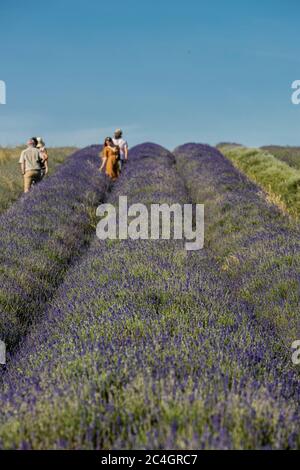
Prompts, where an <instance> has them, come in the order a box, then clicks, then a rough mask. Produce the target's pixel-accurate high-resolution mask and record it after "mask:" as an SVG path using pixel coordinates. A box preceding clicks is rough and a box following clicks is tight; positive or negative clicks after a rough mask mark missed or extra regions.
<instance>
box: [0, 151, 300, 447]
mask: <svg viewBox="0 0 300 470" xmlns="http://www.w3.org/2000/svg"><path fill="white" fill-rule="evenodd" d="M98 153H99V147H97V146H92V147H89V148H86V149H84V150H81V151H78V152H76V153H75V154H74V155H73V156H72V157H70V159H68V160H67V161H66V162H65V163H64V164H63V165H62V166H61V167H60V168H59V169H58V170H57V172H56V173H55V175H53V176H51V177H50V178H49V179H48V181H47V182H45V183H42V184H40V185H39V186H38V187H36V188H34V190H33V191H32V192H31V193H29V194H28V195H26V196H25V197H22V198H21V199H20V200H19V201H17V202H16V203H15V204H14V205H13V206H12V207H11V208H10V209H9V210H8V211H7V212H5V213H4V214H3V215H2V216H1V217H0V221H1V227H2V231H1V237H0V246H1V252H0V253H1V254H0V259H1V267H0V286H1V287H0V339H1V340H3V341H5V343H6V344H7V364H6V366H5V367H4V366H3V369H2V371H1V381H0V408H1V415H0V447H1V448H3V449H299V448H300V433H299V426H300V408H299V403H300V386H299V378H300V369H299V366H296V365H294V364H293V363H292V360H291V355H292V350H291V344H292V342H293V341H294V340H297V339H300V323H299V303H300V302H299V300H300V299H299V296H300V289H299V282H300V279H299V268H300V254H299V253H300V241H299V235H300V233H299V225H298V223H296V222H295V221H292V220H291V219H290V218H288V217H286V216H285V215H284V214H283V213H282V212H281V211H280V210H279V209H278V208H277V207H276V206H274V205H273V204H271V203H270V202H268V200H267V198H266V195H265V194H264V193H263V192H262V190H261V189H259V188H258V187H257V186H256V185H255V184H253V183H251V182H250V181H249V180H248V179H247V178H246V177H245V176H244V175H242V174H241V173H240V172H239V171H238V170H237V169H236V168H235V167H234V166H233V165H232V163H231V162H230V161H229V160H227V159H226V157H225V156H223V155H222V154H221V153H220V152H219V151H218V150H216V149H215V148H212V147H209V146H206V145H201V144H185V145H183V146H180V147H178V148H176V149H175V150H174V152H173V153H171V152H169V151H168V150H166V149H164V148H162V147H161V146H159V145H156V144H152V143H145V144H142V145H138V146H136V147H134V148H133V149H131V150H130V156H129V163H128V164H127V165H126V168H125V170H124V173H122V175H121V177H120V178H119V180H118V181H117V182H116V183H114V184H113V186H111V185H109V184H108V183H107V180H106V179H105V177H104V176H103V175H100V174H99V172H97V166H98V165H99V161H98ZM124 195H126V196H127V197H128V203H129V204H132V203H143V204H145V205H146V206H147V207H149V206H150V204H152V203H160V204H161V203H167V204H173V203H179V204H185V203H190V202H193V203H195V204H196V203H200V204H204V205H205V244H204V248H203V249H202V250H199V251H186V249H185V246H184V240H174V239H172V240H155V241H153V240H130V239H128V240H105V241H103V240H102V241H100V240H99V239H98V238H97V237H96V224H97V218H96V207H97V205H99V204H100V203H101V202H103V201H105V202H109V203H111V204H114V205H116V204H117V203H118V198H119V196H124ZM36 201H38V202H36Z"/></svg>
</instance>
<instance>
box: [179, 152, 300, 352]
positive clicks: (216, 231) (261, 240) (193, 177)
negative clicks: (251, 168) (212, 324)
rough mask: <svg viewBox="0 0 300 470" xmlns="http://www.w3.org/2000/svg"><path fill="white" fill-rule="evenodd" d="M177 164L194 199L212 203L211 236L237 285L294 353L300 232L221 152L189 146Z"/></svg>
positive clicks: (299, 332)
mask: <svg viewBox="0 0 300 470" xmlns="http://www.w3.org/2000/svg"><path fill="white" fill-rule="evenodd" d="M174 153H175V155H176V159H177V167H178V169H179V171H180V173H181V174H182V176H183V178H184V181H185V183H186V185H187V187H188V189H189V192H190V194H191V198H192V200H193V201H194V202H196V201H198V202H202V203H204V204H205V206H206V238H207V246H208V247H209V248H210V250H211V252H212V256H213V257H214V258H215V260H216V261H217V262H218V264H219V269H220V272H221V273H223V274H224V275H226V277H229V278H230V279H231V284H232V286H231V289H232V290H233V291H234V293H235V295H236V296H238V297H240V298H241V299H243V301H244V302H245V304H246V305H247V308H248V309H249V310H250V311H252V312H253V313H254V314H255V315H256V316H257V317H258V318H260V319H264V320H267V321H269V322H271V323H272V324H273V325H275V326H276V329H277V330H278V332H279V338H280V339H281V340H283V341H284V344H285V345H286V347H287V348H288V350H289V351H290V345H291V343H292V341H294V340H295V339H298V338H299V337H300V322H299V313H300V312H299V306H300V288H299V287H300V281H299V270H300V237H299V236H300V232H299V225H297V224H295V223H294V222H292V221H291V220H290V219H289V218H288V217H284V216H283V215H282V214H281V212H280V211H279V210H278V209H277V208H276V207H275V206H274V205H273V204H271V203H269V202H268V200H267V197H266V194H265V193H263V192H262V191H261V190H260V189H259V188H258V187H257V186H256V185H255V184H253V183H251V182H250V181H249V180H248V179H247V178H246V177H245V176H243V175H242V174H241V173H240V172H239V171H238V170H237V169H235V168H234V167H233V165H232V164H231V163H230V162H229V161H228V160H227V158H225V157H224V156H223V155H222V154H221V153H220V152H219V151H218V150H216V149H214V148H212V147H209V146H205V145H201V144H186V145H183V146H181V147H178V148H177V149H176V150H175V152H174Z"/></svg>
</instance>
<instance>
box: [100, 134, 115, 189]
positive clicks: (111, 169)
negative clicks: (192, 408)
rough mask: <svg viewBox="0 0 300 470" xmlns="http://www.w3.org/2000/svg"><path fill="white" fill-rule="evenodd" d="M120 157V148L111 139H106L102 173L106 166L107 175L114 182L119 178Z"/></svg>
mask: <svg viewBox="0 0 300 470" xmlns="http://www.w3.org/2000/svg"><path fill="white" fill-rule="evenodd" d="M118 157H119V148H118V146H117V145H114V143H113V140H112V138H111V137H106V139H105V141H104V145H103V151H102V165H101V167H100V171H102V170H103V168H104V166H105V165H106V168H105V173H106V174H107V176H109V177H110V178H111V179H112V181H115V180H116V179H117V178H118V176H119V163H118Z"/></svg>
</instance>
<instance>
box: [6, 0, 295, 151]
mask: <svg viewBox="0 0 300 470" xmlns="http://www.w3.org/2000/svg"><path fill="white" fill-rule="evenodd" d="M299 14H300V2H299V0H286V1H283V0H248V1H245V0H226V1H225V0H208V1H202V0H114V1H104V0H48V1H37V0H27V1H26V2H25V1H22V0H18V1H17V0H0V80H4V81H5V82H6V87H7V104H6V105H0V145H7V144H16V143H20V142H23V141H24V140H25V139H27V137H29V136H31V135H42V136H44V138H45V139H46V142H47V144H48V145H67V144H75V145H79V146H84V145H88V144H90V143H95V142H99V141H102V140H103V138H104V137H105V136H106V135H111V134H112V132H113V130H114V128H116V127H122V128H123V129H124V131H125V132H126V137H127V138H128V141H129V144H131V145H133V144H136V143H139V142H143V141H146V140H147V141H155V142H157V143H161V144H162V145H165V146H166V147H168V148H173V147H175V146H176V145H179V144H181V143H184V142H187V141H196V142H207V143H211V144H215V143H217V142H219V141H234V142H241V143H244V144H245V145H253V146H258V145H263V144H270V143H273V144H290V145H297V144H298V145H300V105H299V106H295V105H293V104H292V103H291V94H292V90H291V83H292V82H293V81H294V80H296V79H300V40H299V39H300V23H299V21H300V16H299Z"/></svg>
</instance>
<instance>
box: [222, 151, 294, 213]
mask: <svg viewBox="0 0 300 470" xmlns="http://www.w3.org/2000/svg"><path fill="white" fill-rule="evenodd" d="M219 150H220V151H221V152H222V153H223V154H224V155H225V156H226V157H227V158H229V160H231V162H232V163H233V164H234V165H235V167H237V168H238V169H239V170H241V171H242V172H243V173H245V174H246V175H247V176H248V177H249V178H250V179H251V180H252V181H254V182H255V183H256V184H258V185H259V186H260V187H261V188H262V189H263V190H264V191H265V192H266V193H267V199H268V200H269V202H272V203H274V204H276V205H277V206H278V207H280V209H282V210H283V211H284V212H286V213H288V214H290V215H291V216H292V217H295V218H296V219H298V218H299V215H300V170H297V169H295V168H292V167H291V166H289V165H288V164H287V163H285V162H283V161H280V160H278V158H276V157H275V156H273V155H271V154H270V153H269V152H268V151H266V150H262V149H256V148H246V147H232V146H230V145H225V146H221V147H219Z"/></svg>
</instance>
